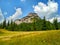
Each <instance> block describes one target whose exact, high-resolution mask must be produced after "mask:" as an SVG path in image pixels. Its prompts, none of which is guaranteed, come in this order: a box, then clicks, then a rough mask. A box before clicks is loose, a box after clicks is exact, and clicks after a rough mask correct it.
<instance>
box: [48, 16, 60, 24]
mask: <svg viewBox="0 0 60 45" xmlns="http://www.w3.org/2000/svg"><path fill="white" fill-rule="evenodd" d="M55 18H57V20H58V22H60V16H58V17H53V18H51V19H49V21H50V22H52V23H53V20H54V19H55Z"/></svg>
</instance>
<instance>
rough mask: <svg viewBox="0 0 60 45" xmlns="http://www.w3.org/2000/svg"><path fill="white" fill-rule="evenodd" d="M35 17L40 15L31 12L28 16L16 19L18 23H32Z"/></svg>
mask: <svg viewBox="0 0 60 45" xmlns="http://www.w3.org/2000/svg"><path fill="white" fill-rule="evenodd" d="M33 18H39V16H38V15H37V14H36V13H29V14H28V15H27V16H26V17H23V18H21V19H18V20H16V21H15V23H16V24H20V23H32V22H33V21H32V19H33Z"/></svg>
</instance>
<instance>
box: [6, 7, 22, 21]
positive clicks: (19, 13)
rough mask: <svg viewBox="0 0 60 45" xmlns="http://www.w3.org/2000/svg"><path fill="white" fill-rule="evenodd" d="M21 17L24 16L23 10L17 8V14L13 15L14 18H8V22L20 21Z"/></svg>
mask: <svg viewBox="0 0 60 45" xmlns="http://www.w3.org/2000/svg"><path fill="white" fill-rule="evenodd" d="M20 15H22V10H21V8H17V9H16V12H15V13H14V14H13V15H12V16H9V17H8V18H7V20H10V21H11V20H13V21H14V20H16V19H18V17H19V16H20Z"/></svg>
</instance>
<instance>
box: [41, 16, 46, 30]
mask: <svg viewBox="0 0 60 45" xmlns="http://www.w3.org/2000/svg"><path fill="white" fill-rule="evenodd" d="M42 23H43V24H42V25H43V26H42V30H47V26H46V19H45V16H44V19H43V22H42Z"/></svg>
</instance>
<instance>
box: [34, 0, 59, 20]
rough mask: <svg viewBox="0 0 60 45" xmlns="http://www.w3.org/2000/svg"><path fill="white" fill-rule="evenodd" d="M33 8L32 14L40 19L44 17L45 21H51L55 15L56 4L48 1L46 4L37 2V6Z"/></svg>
mask: <svg viewBox="0 0 60 45" xmlns="http://www.w3.org/2000/svg"><path fill="white" fill-rule="evenodd" d="M33 8H34V12H35V13H37V14H38V15H39V16H40V17H41V18H43V17H44V16H45V17H46V19H51V18H53V17H55V16H56V15H57V11H58V3H57V2H54V1H50V0H49V1H48V3H47V4H45V3H43V2H39V3H38V5H35V6H33Z"/></svg>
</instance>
